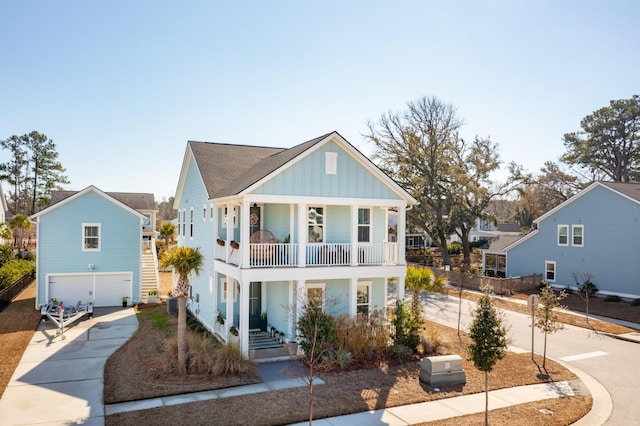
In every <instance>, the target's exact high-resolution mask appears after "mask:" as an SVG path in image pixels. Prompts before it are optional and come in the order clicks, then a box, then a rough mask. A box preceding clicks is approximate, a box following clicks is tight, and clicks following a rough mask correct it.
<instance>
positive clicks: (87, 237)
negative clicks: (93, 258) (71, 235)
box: [82, 223, 100, 251]
mask: <svg viewBox="0 0 640 426" xmlns="http://www.w3.org/2000/svg"><path fill="white" fill-rule="evenodd" d="M82 251H100V224H99V223H83V224H82Z"/></svg>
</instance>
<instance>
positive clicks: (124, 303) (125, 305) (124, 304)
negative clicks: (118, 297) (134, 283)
mask: <svg viewBox="0 0 640 426" xmlns="http://www.w3.org/2000/svg"><path fill="white" fill-rule="evenodd" d="M128 302H129V297H128V296H122V307H123V308H126V307H127V303H128Z"/></svg>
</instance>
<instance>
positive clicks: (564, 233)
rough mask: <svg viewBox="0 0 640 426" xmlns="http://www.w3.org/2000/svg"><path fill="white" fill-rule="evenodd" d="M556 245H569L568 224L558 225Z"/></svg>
mask: <svg viewBox="0 0 640 426" xmlns="http://www.w3.org/2000/svg"><path fill="white" fill-rule="evenodd" d="M558 245H559V246H568V245H569V225H558Z"/></svg>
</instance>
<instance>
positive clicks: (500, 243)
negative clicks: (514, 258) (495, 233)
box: [487, 235, 522, 251]
mask: <svg viewBox="0 0 640 426" xmlns="http://www.w3.org/2000/svg"><path fill="white" fill-rule="evenodd" d="M520 238H522V236H521V235H500V236H499V237H498V238H496V239H495V240H493V241H491V243H490V244H489V248H488V249H487V250H488V251H502V250H504V249H505V248H507V247H508V246H510V245H511V244H513V243H514V242H516V241H517V240H519V239H520Z"/></svg>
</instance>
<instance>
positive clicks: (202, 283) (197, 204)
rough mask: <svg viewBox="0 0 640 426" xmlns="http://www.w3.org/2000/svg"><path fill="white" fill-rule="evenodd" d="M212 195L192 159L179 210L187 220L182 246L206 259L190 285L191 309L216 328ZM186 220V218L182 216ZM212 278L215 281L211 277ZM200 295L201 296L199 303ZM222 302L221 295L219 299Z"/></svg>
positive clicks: (218, 215)
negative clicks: (210, 197) (191, 228)
mask: <svg viewBox="0 0 640 426" xmlns="http://www.w3.org/2000/svg"><path fill="white" fill-rule="evenodd" d="M207 200H208V194H207V191H206V189H205V187H204V183H203V180H202V177H201V175H200V172H199V171H198V167H197V165H196V162H195V161H194V160H193V159H192V160H191V161H190V162H189V169H188V170H187V175H186V178H185V183H184V189H183V192H182V196H181V199H180V201H179V202H180V205H179V206H178V210H179V213H180V215H182V214H183V212H184V213H185V214H184V218H185V226H184V230H185V234H184V235H183V233H182V221H180V226H181V229H180V234H179V236H178V243H179V245H180V246H186V247H192V248H199V249H200V252H201V253H202V256H203V264H202V269H201V271H200V274H199V275H195V274H192V275H191V277H189V279H190V283H191V285H192V288H193V291H192V295H193V297H194V299H193V300H189V301H188V303H189V308H190V309H191V310H192V312H198V314H197V316H198V318H199V320H200V321H202V322H203V323H204V324H207V325H209V326H211V327H212V328H213V323H214V321H215V317H214V312H215V308H216V307H215V306H214V305H213V304H214V295H213V292H214V291H215V287H216V286H215V285H214V284H215V283H213V282H212V283H211V285H210V278H211V277H215V273H214V260H215V259H214V258H215V256H214V250H215V246H214V244H215V237H214V232H215V223H214V221H213V219H212V217H211V206H210V204H209V203H208V202H207ZM205 206H206V217H203V216H204V215H203V209H204V207H205ZM191 209H193V237H191V230H190V224H191V223H190V222H191V219H190V216H191ZM181 217H182V216H181ZM217 217H218V220H220V218H221V217H222V216H221V212H220V210H219V209H218V213H217ZM211 279H212V278H211ZM196 294H197V295H198V298H197V301H196ZM218 299H219V296H218Z"/></svg>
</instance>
